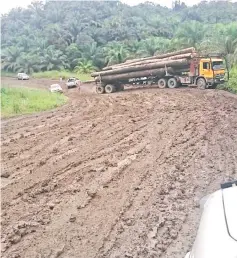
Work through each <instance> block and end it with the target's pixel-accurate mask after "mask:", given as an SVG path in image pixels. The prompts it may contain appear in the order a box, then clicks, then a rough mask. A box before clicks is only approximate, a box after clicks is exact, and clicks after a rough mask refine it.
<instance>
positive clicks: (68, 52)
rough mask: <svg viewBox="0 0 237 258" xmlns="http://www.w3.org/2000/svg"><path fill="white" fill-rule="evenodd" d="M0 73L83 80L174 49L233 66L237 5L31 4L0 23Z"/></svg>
mask: <svg viewBox="0 0 237 258" xmlns="http://www.w3.org/2000/svg"><path fill="white" fill-rule="evenodd" d="M1 39H2V69H3V70H6V71H11V72H21V71H22V72H23V71H24V72H28V73H32V72H37V71H49V70H64V69H68V70H71V71H72V70H74V71H80V72H84V73H88V72H91V71H92V70H98V69H101V68H102V67H104V66H106V65H111V64H115V63H121V62H123V61H125V60H126V59H128V58H135V57H143V56H151V55H154V54H157V53H164V52H167V51H171V50H176V49H179V48H181V47H189V46H193V47H196V48H197V49H198V50H199V51H202V52H205V51H207V52H223V53H225V54H226V55H227V57H228V60H229V64H230V65H231V66H232V65H233V64H235V63H236V61H237V3H230V2H225V1H222V2H210V3H208V2H205V1H203V2H201V3H200V4H199V5H196V6H193V7H187V6H186V5H185V4H183V3H181V2H180V1H176V3H175V6H174V8H173V9H169V8H166V7H162V6H160V5H155V4H153V3H149V2H146V3H144V4H139V5H137V6H129V5H126V4H123V3H121V2H119V1H107V2H103V1H92V2H90V1H84V2H81V1H78V2H76V1H74V2H71V1H70V2H67V1H64V2H50V1H49V2H47V3H46V4H43V3H42V2H33V3H32V4H31V5H30V6H29V7H28V8H27V9H21V8H17V9H12V10H11V11H10V12H9V13H8V14H6V15H3V16H2V17H1Z"/></svg>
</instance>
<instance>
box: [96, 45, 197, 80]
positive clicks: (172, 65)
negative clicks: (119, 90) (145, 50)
mask: <svg viewBox="0 0 237 258" xmlns="http://www.w3.org/2000/svg"><path fill="white" fill-rule="evenodd" d="M195 55H196V53H195V49H194V48H187V49H183V50H180V51H175V52H171V53H167V54H162V55H156V56H152V57H146V58H140V59H134V60H127V61H126V62H125V63H123V64H119V65H113V66H109V67H106V68H104V69H103V71H100V72H94V73H92V74H91V76H92V77H95V80H96V81H103V82H113V81H115V80H121V81H126V80H128V79H131V78H138V77H150V76H159V77H162V76H164V75H165V74H166V73H167V72H168V73H170V74H177V73H179V72H180V71H181V70H182V71H188V70H189V65H190V60H191V59H192V58H193V57H195Z"/></svg>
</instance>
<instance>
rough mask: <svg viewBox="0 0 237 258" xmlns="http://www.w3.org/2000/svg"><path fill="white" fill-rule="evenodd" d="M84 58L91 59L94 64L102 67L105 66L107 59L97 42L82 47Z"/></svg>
mask: <svg viewBox="0 0 237 258" xmlns="http://www.w3.org/2000/svg"><path fill="white" fill-rule="evenodd" d="M81 53H82V58H83V59H85V60H91V62H92V63H93V65H94V66H96V67H99V68H102V67H104V66H105V59H104V57H103V53H102V48H100V47H98V44H97V42H93V43H92V44H90V45H89V44H88V45H86V46H84V47H82V48H81Z"/></svg>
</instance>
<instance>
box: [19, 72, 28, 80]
mask: <svg viewBox="0 0 237 258" xmlns="http://www.w3.org/2000/svg"><path fill="white" fill-rule="evenodd" d="M17 79H18V80H29V79H30V77H29V75H27V74H26V73H18V74H17Z"/></svg>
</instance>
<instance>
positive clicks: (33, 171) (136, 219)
mask: <svg viewBox="0 0 237 258" xmlns="http://www.w3.org/2000/svg"><path fill="white" fill-rule="evenodd" d="M69 97H70V101H69V103H68V104H67V105H65V106H64V107H61V108H59V109H58V110H54V111H50V112H45V113H41V114H36V115H30V116H22V117H18V118H12V119H8V120H4V121H3V122H2V173H3V174H2V257H27V258H28V257H29V258H32V257H33V258H45V257H47V258H56V257H67V258H69V257H70V258H85V257H87V258H90V257H93V258H96V257H97V258H99V257H113V258H115V257H134V258H135V257H161V258H164V257H178V258H179V257H184V255H185V253H186V252H187V250H189V248H190V246H191V243H192V241H193V239H194V237H195V233H196V228H197V226H198V221H199V216H200V214H199V208H198V200H199V199H200V198H201V197H203V196H204V195H206V194H208V193H210V192H212V191H214V190H216V189H218V187H219V184H220V182H223V181H225V180H228V179H229V178H236V177H237V98H236V96H234V95H231V94H228V93H226V92H222V91H217V90H206V91H199V90H195V89H178V90H159V89H139V90H130V91H125V92H122V93H116V94H112V95H103V96H99V95H95V94H85V93H82V94H79V93H78V92H77V91H75V90H72V91H71V92H70V93H69Z"/></svg>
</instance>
